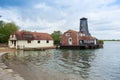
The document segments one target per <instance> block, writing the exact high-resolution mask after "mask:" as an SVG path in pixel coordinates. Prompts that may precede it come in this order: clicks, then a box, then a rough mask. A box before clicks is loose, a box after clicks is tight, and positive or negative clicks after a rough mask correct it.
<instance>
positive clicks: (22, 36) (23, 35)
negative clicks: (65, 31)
mask: <svg viewBox="0 0 120 80" xmlns="http://www.w3.org/2000/svg"><path fill="white" fill-rule="evenodd" d="M14 34H15V35H16V38H17V40H53V39H52V37H51V36H50V35H49V34H48V33H40V32H28V31H17V32H15V33H14Z"/></svg>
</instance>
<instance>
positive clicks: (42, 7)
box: [34, 3, 52, 11]
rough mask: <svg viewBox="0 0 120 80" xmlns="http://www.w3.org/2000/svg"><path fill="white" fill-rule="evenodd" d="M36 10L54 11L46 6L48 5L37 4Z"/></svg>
mask: <svg viewBox="0 0 120 80" xmlns="http://www.w3.org/2000/svg"><path fill="white" fill-rule="evenodd" d="M34 8H36V9H43V10H46V11H47V10H50V9H52V8H51V7H50V6H48V5H46V3H39V4H36V5H34Z"/></svg>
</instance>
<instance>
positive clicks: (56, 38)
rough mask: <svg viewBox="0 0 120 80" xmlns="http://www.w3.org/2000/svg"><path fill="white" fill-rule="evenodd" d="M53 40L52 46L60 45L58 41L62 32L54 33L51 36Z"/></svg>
mask: <svg viewBox="0 0 120 80" xmlns="http://www.w3.org/2000/svg"><path fill="white" fill-rule="evenodd" d="M51 36H52V38H53V40H54V44H55V45H57V44H59V43H60V39H61V36H62V32H61V31H54V32H53V33H52V34H51Z"/></svg>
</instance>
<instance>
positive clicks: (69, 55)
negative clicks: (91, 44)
mask: <svg viewBox="0 0 120 80" xmlns="http://www.w3.org/2000/svg"><path fill="white" fill-rule="evenodd" d="M94 58H95V54H94V51H93V50H92V51H91V50H87V51H84V50H83V51H82V50H81V51H79V50H73V51H72V50H46V51H17V52H15V53H10V54H7V55H4V59H3V60H4V61H5V62H7V64H8V65H9V63H10V62H12V63H14V64H22V65H34V66H37V67H38V68H41V67H44V68H47V69H50V70H53V71H58V72H63V73H70V74H76V75H80V76H82V77H83V78H88V75H89V68H90V67H91V64H90V63H91V62H92V61H93V60H94ZM31 67H32V66H31Z"/></svg>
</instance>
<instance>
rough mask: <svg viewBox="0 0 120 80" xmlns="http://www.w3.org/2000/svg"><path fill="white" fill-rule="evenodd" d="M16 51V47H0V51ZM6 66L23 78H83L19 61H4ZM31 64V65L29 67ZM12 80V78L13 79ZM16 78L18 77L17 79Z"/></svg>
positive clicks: (67, 79)
mask: <svg viewBox="0 0 120 80" xmlns="http://www.w3.org/2000/svg"><path fill="white" fill-rule="evenodd" d="M15 51H17V50H16V49H9V48H4V47H3V48H0V52H7V53H8V54H12V52H15ZM4 63H5V64H6V65H7V67H8V68H10V69H12V70H13V72H15V73H18V74H19V75H20V76H21V77H23V78H24V80H84V79H83V78H82V77H81V76H78V75H74V74H66V73H62V72H55V71H53V70H49V69H47V68H38V67H36V66H34V65H31V64H27V65H26V64H19V62H17V63H16V62H15V63H14V62H9V61H5V62H4ZM31 66H32V67H31ZM13 80H14V79H13ZM17 80H18V79H17Z"/></svg>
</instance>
